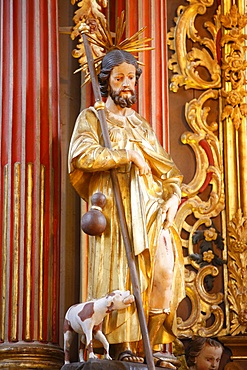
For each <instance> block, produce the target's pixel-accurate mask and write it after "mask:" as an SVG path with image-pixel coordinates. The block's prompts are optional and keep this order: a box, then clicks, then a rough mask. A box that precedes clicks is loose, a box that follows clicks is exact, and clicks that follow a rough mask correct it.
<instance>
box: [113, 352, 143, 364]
mask: <svg viewBox="0 0 247 370" xmlns="http://www.w3.org/2000/svg"><path fill="white" fill-rule="evenodd" d="M118 360H119V361H126V362H138V363H141V364H143V362H144V358H143V357H139V356H137V355H135V354H134V353H133V352H131V351H130V350H126V351H124V352H121V353H120V354H119V356H118Z"/></svg>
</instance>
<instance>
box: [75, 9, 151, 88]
mask: <svg viewBox="0 0 247 370" xmlns="http://www.w3.org/2000/svg"><path fill="white" fill-rule="evenodd" d="M124 17H125V14H124V11H122V13H121V15H120V17H119V18H117V23H116V33H115V34H114V36H113V35H112V33H111V31H110V29H109V25H108V23H107V21H106V20H105V19H102V18H98V19H97V20H96V19H95V18H93V19H88V20H87V21H85V20H84V22H80V25H79V26H78V25H77V26H76V29H77V35H78V32H79V33H80V34H82V32H85V25H86V26H87V29H88V31H87V37H88V41H89V42H90V44H91V47H92V52H93V57H94V66H95V70H96V73H97V74H99V72H100V69H101V63H102V59H103V58H104V56H105V55H106V54H107V53H109V52H110V51H112V50H114V49H119V50H124V51H127V52H129V53H138V52H142V51H144V50H153V49H154V48H153V47H151V46H149V45H148V44H149V42H150V41H151V40H152V38H149V37H143V36H142V34H143V32H144V31H145V29H146V27H143V28H141V29H140V30H139V31H137V32H136V33H135V34H134V35H132V36H131V37H129V38H126V39H124V40H122V37H123V34H124V31H125V28H126V22H125V20H124ZM92 25H93V28H94V31H93V32H90V27H91V26H92ZM141 36H142V37H141ZM71 37H72V38H73V36H71ZM113 39H114V41H113ZM121 40H122V41H121ZM79 41H80V43H81V44H80V45H77V47H78V49H79V50H77V49H75V50H73V53H72V55H73V56H74V57H75V58H80V59H79V63H80V68H78V69H77V70H76V71H75V72H74V73H77V72H80V71H82V72H84V73H85V81H84V83H83V85H85V84H86V83H87V82H88V81H89V80H90V73H89V70H88V63H87V58H86V55H85V50H84V46H83V38H82V36H81V38H80V40H79ZM135 57H136V58H137V56H135ZM137 63H139V64H143V63H141V62H140V61H138V60H137Z"/></svg>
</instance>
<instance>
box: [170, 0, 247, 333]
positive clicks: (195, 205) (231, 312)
mask: <svg viewBox="0 0 247 370" xmlns="http://www.w3.org/2000/svg"><path fill="white" fill-rule="evenodd" d="M189 3H190V5H188V6H180V7H179V8H178V10H177V18H176V19H175V23H176V26H175V27H174V28H172V29H171V31H170V33H169V35H168V44H169V45H170V49H171V50H174V54H173V56H172V58H171V59H170V61H169V68H170V69H171V70H172V71H173V73H174V76H173V77H172V79H171V85H170V89H171V90H172V91H174V92H177V91H178V88H179V87H180V86H184V88H185V89H190V88H193V89H200V90H205V91H204V92H203V93H202V94H201V96H200V97H199V98H198V99H193V100H192V101H190V102H189V103H187V104H186V106H185V117H186V120H187V122H188V124H189V126H190V128H191V132H186V133H184V134H183V135H182V142H183V143H184V144H188V145H190V146H191V148H192V149H193V151H194V154H195V159H196V171H195V175H194V178H193V179H192V181H191V182H190V183H189V184H184V185H183V197H184V199H183V203H182V205H181V207H180V209H179V212H178V215H177V218H176V222H177V225H178V226H179V228H180V233H181V235H182V241H183V246H184V248H185V250H187V255H186V257H185V265H186V266H187V268H188V270H186V289H187V298H188V299H189V301H190V304H191V314H190V316H189V317H188V318H187V319H185V320H183V319H182V318H179V333H180V335H181V336H182V335H186V336H192V335H193V334H198V335H202V336H222V335H225V334H229V333H230V334H231V335H236V334H240V333H241V334H245V333H246V329H247V298H246V297H247V293H246V292H247V285H246V280H247V263H246V260H247V255H246V253H247V252H246V249H247V248H246V245H247V218H246V216H247V192H246V184H247V174H246V158H247V146H246V138H247V128H246V117H247V104H246V96H247V93H246V67H247V62H246V60H245V59H246V55H245V53H246V45H245V43H246V40H247V35H246V34H245V33H244V30H245V27H246V25H247V14H241V13H240V11H239V8H238V7H237V5H236V4H235V2H233V4H230V2H229V3H227V6H226V5H225V3H224V7H223V8H222V9H221V8H220V7H219V8H218V11H216V14H215V16H214V23H212V22H205V24H204V26H205V28H206V29H207V30H208V31H209V33H210V34H211V36H212V38H211V39H210V40H209V39H206V38H205V37H201V36H200V34H199V32H198V31H197V30H196V26H195V23H196V17H197V16H200V15H201V14H205V13H206V11H207V8H208V7H210V6H212V5H213V3H214V2H213V1H203V0H198V1H189ZM220 30H221V33H222V36H221V39H220V46H221V50H220V53H218V54H221V58H219V57H217V50H216V47H217V43H216V40H217V37H218V36H219V31H220ZM188 40H190V41H191V42H192V43H193V47H192V48H191V49H190V50H187V41H188ZM220 61H221V63H222V64H221V66H220V63H219V62H220ZM199 66H200V68H201V69H199ZM202 69H207V71H208V73H207V74H200V71H201V70H202ZM202 76H207V77H206V79H203V78H202ZM221 78H222V80H221ZM211 88H213V90H212V89H211ZM210 99H215V100H217V101H218V102H219V105H220V109H219V111H220V112H222V113H221V114H220V117H219V123H216V122H208V121H207V117H208V112H209V109H210V108H209V107H208V105H210ZM223 154H224V158H223ZM224 163H225V165H224ZM224 177H225V179H224ZM224 180H225V184H226V188H225V189H224ZM209 184H210V192H209V194H208V196H207V200H203V199H205V198H204V197H202V196H201V194H202V193H203V191H204V190H205V189H206V186H207V185H209ZM225 194H226V200H225ZM219 215H220V217H221V226H222V230H223V236H224V237H225V235H226V241H227V242H226V244H225V248H224V250H223V253H222V257H223V259H226V257H228V265H227V268H226V267H223V271H221V269H220V268H218V267H216V266H210V260H211V261H213V255H214V253H215V251H214V249H213V250H211V251H208V252H207V253H206V254H205V255H203V258H205V260H207V261H208V264H209V265H208V266H204V267H202V268H201V267H200V266H199V264H198V262H197V261H196V259H194V260H191V258H190V255H192V254H193V253H194V248H195V246H194V245H193V235H194V234H195V233H196V232H197V230H201V229H205V228H210V227H212V226H213V219H214V218H215V217H217V216H219ZM225 218H226V223H225ZM226 225H228V227H226ZM184 235H185V236H184ZM227 246H228V254H227ZM209 274H211V275H213V276H218V275H219V274H221V276H222V278H223V284H224V291H225V296H223V294H222V292H217V293H214V294H211V293H210V292H205V279H206V277H207V276H208V275H209ZM228 275H229V276H228ZM227 291H228V295H227V293H226V292H227ZM215 294H216V295H215ZM229 302H230V306H229ZM222 303H225V305H224V309H222V307H223V305H222ZM212 317H214V319H213V320H212ZM207 319H211V321H210V324H207V325H206V324H205V322H206V320H207ZM224 320H225V322H226V325H225V327H222V322H223V321H224ZM230 321H231V323H230Z"/></svg>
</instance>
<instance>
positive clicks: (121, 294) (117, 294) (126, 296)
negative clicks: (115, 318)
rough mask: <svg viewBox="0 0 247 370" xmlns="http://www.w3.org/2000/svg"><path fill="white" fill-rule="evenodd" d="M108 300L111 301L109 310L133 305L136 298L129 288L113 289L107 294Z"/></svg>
mask: <svg viewBox="0 0 247 370" xmlns="http://www.w3.org/2000/svg"><path fill="white" fill-rule="evenodd" d="M106 298H107V300H108V302H109V305H108V310H109V311H113V310H121V309H123V308H126V307H128V306H130V305H131V303H133V302H134V300H135V298H134V296H133V295H132V294H130V291H129V290H124V291H122V290H113V291H112V292H111V293H109V294H108V295H107V297H106Z"/></svg>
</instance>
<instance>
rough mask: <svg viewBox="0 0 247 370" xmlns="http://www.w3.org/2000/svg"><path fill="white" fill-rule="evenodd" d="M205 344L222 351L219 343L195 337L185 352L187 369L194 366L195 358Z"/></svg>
mask: <svg viewBox="0 0 247 370" xmlns="http://www.w3.org/2000/svg"><path fill="white" fill-rule="evenodd" d="M205 344H207V345H208V346H211V347H217V348H221V349H222V351H223V349H224V348H223V346H222V344H221V343H220V342H218V341H217V340H214V339H211V338H202V337H197V338H195V339H193V340H192V341H191V342H190V343H189V345H188V347H187V348H186V350H185V357H186V361H187V365H188V366H189V367H190V366H193V365H195V358H196V357H197V356H199V354H200V352H201V350H202V349H203V347H204V345H205Z"/></svg>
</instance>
